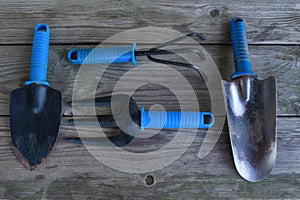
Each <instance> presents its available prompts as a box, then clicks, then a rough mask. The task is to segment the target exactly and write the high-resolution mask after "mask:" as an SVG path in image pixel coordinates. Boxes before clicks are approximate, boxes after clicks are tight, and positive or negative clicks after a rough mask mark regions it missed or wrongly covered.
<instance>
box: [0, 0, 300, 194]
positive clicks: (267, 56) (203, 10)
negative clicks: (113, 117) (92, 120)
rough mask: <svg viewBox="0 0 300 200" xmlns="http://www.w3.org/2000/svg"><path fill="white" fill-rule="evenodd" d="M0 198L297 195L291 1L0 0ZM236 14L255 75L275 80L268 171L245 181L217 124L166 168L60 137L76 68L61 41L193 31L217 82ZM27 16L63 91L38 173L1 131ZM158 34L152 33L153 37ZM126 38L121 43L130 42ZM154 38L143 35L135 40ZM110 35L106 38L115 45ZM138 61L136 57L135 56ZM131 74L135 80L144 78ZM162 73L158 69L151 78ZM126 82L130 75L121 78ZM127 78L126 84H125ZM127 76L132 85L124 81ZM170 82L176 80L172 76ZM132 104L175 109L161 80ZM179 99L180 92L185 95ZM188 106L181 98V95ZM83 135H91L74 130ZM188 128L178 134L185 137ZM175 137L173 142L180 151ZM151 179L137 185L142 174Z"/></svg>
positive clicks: (138, 147)
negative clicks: (118, 161)
mask: <svg viewBox="0 0 300 200" xmlns="http://www.w3.org/2000/svg"><path fill="white" fill-rule="evenodd" d="M0 6H1V11H0V24H1V27H0V55H1V56H0V89H1V90H0V198H1V199H21V198H28V199H41V198H42V199H98V198H99V199H132V198H138V199H145V198H149V199H150V198H151V199H154V198H163V199H216V198H222V199H225V198H227V199H232V198H259V199H261V198H270V199H283V198H290V199H299V198H300V151H299V147H300V128H299V127H300V118H299V117H300V116H299V115H300V89H299V85H300V80H299V75H300V62H299V55H300V48H299V45H300V28H299V27H300V14H299V13H300V2H299V1H297V0H284V1H282V0H281V1H277V0H276V1H270V0H268V1H251V2H250V1H244V0H243V1H239V2H237V1H232V0H226V1H220V2H211V1H196V0H188V1H174V0H172V1H171V0H167V1H164V0H156V1H146V0H145V1H135V0H126V1H108V0H100V1H97V0H92V1H71V0H68V1H41V0H37V1H15V2H10V1H5V0H3V1H0ZM237 15H239V16H241V17H243V18H244V19H245V21H246V23H247V30H248V32H247V33H248V36H247V38H248V41H249V43H250V47H249V48H250V53H251V59H252V63H253V66H254V70H255V71H256V72H258V74H259V76H260V78H266V77H268V76H269V75H274V76H275V77H276V78H277V84H278V85H277V95H278V97H277V98H278V106H277V122H278V126H277V132H278V157H277V165H276V167H275V169H274V171H273V173H272V174H271V175H270V176H269V177H268V178H267V179H266V180H264V181H263V182H260V183H249V182H246V181H244V180H243V179H241V178H240V177H239V175H238V174H237V172H236V170H235V168H234V164H233V160H232V155H231V149H230V143H229V137H228V128H227V125H226V124H225V125H224V127H223V129H222V130H215V131H222V134H221V136H220V138H219V140H218V143H217V144H216V145H215V146H214V148H213V150H212V151H211V152H210V153H209V154H208V155H207V156H206V157H205V158H202V159H199V158H198V157H197V154H198V152H199V149H200V146H201V145H202V143H203V138H204V136H205V133H206V131H203V130H200V131H198V134H197V136H196V138H195V140H194V142H193V143H192V145H191V146H190V147H189V149H188V150H187V152H186V153H184V155H183V156H181V157H180V158H179V159H178V160H177V161H175V162H174V163H173V164H172V165H170V166H168V167H166V168H163V169H161V170H157V171H153V172H149V173H134V174H131V173H124V172H120V171H117V170H114V169H112V168H110V167H107V166H105V165H104V164H102V163H101V162H99V161H97V160H96V159H95V158H94V157H93V156H92V155H91V154H90V153H89V152H88V151H87V150H86V149H85V148H84V147H83V146H81V145H77V144H70V143H67V142H66V138H67V137H76V136H77V133H76V129H75V128H74V127H72V126H69V125H68V124H67V119H69V117H70V116H71V114H72V110H71V108H70V107H69V106H68V105H67V102H68V101H70V100H71V97H72V89H73V81H74V78H75V76H76V73H77V72H78V66H77V67H76V66H73V65H71V64H70V63H68V61H67V58H66V54H67V51H68V50H69V49H71V48H81V47H87V46H91V45H96V44H98V43H99V42H101V41H103V40H105V39H106V38H107V37H109V36H112V35H114V34H116V33H120V32H122V31H125V30H128V29H132V28H139V27H147V26H157V27H165V28H172V29H175V30H178V31H181V32H182V33H190V32H201V33H204V34H205V36H206V37H207V40H206V41H204V42H203V43H204V45H203V47H204V48H205V49H206V50H207V51H208V53H209V54H210V55H211V56H212V58H213V60H214V62H215V63H216V65H217V66H218V68H219V70H220V72H221V74H222V78H223V79H228V77H229V75H230V74H231V73H232V71H233V62H232V52H231V46H230V45H228V44H229V43H230V35H229V33H230V32H229V21H230V19H231V18H232V17H235V16H237ZM37 22H44V23H48V24H49V26H50V28H51V46H50V53H49V56H50V57H49V70H48V72H49V74H48V80H49V82H50V83H51V85H52V87H53V88H56V89H59V90H61V91H62V93H63V96H64V109H63V114H64V117H63V119H62V126H61V130H60V138H59V140H58V144H57V145H56V147H55V149H54V150H53V154H52V155H51V157H50V158H49V160H48V161H47V162H46V163H45V164H44V165H43V166H42V167H41V168H39V169H38V170H36V171H33V172H30V171H28V170H26V169H25V168H24V167H23V166H22V165H21V164H20V163H19V162H18V161H17V160H16V158H15V155H14V152H13V150H12V147H11V141H10V130H9V94H10V91H11V90H13V89H15V88H18V87H20V86H22V85H23V83H24V81H26V80H27V78H28V76H29V65H30V55H31V45H30V44H31V42H32V29H33V27H34V25H35V23H37ZM159 39H161V38H159ZM132 40H134V38H132V36H128V38H126V37H124V38H122V39H121V41H132ZM158 41H160V40H157V38H155V37H153V38H149V39H148V40H147V41H145V43H149V44H152V43H153V44H154V43H157V42H158ZM117 42H118V41H116V44H117ZM142 62H143V60H142ZM130 69H131V66H130V65H124V66H120V65H116V66H113V67H112V68H111V69H110V70H108V71H107V72H106V74H105V76H104V77H103V79H102V80H101V82H100V84H99V86H98V90H97V93H98V94H99V95H100V94H104V93H110V92H111V91H112V89H113V85H114V84H115V83H116V81H117V80H118V78H119V77H120V76H121V75H122V73H124V71H126V70H130ZM176 69H178V70H179V71H180V72H181V73H183V74H184V75H185V76H186V77H188V78H189V80H190V81H191V84H192V85H193V87H194V89H195V92H196V94H197V96H198V99H199V102H201V109H204V110H210V108H211V103H210V98H209V95H208V92H207V88H206V85H205V82H204V81H203V79H201V78H200V77H199V76H198V75H197V74H195V73H193V71H189V70H183V69H180V68H176ZM145 77H146V75H144V74H137V76H136V80H142V79H143V78H145ZM161 78H162V79H165V78H166V77H164V75H163V74H162V75H161ZM128 82H130V80H128ZM131 82H132V81H131ZM133 83H134V82H133ZM178 87H179V88H180V84H179V83H178ZM134 95H135V97H136V99H137V101H138V102H139V105H140V106H142V105H144V106H146V107H147V106H150V105H151V104H153V103H160V104H163V105H165V106H166V108H169V109H175V107H176V106H173V104H172V102H173V101H174V98H173V97H172V95H171V94H170V93H169V92H168V91H167V90H165V89H164V88H162V87H148V88H147V87H146V88H145V90H144V91H142V90H140V91H137V92H136V93H135V94H134ZM187 98H188V97H187ZM187 103H189V102H187ZM81 129H82V130H83V131H85V132H86V134H87V135H93V134H98V133H97V132H96V131H95V129H94V128H92V127H81ZM194 133H195V131H186V132H184V133H182V134H186V135H187V137H191V136H192V135H193V134H194ZM174 135H175V133H174V132H172V131H164V132H162V134H159V135H157V136H156V137H154V138H152V139H151V140H150V141H148V142H144V141H137V142H135V143H134V144H133V145H132V146H131V147H129V148H131V150H135V151H140V152H143V151H152V150H156V149H158V148H160V147H163V146H164V145H166V143H167V142H168V141H170V140H171V139H172V138H173V137H174ZM181 145H183V144H180V143H179V144H178V148H181ZM148 174H150V175H152V176H153V177H154V179H155V182H154V184H153V185H152V186H146V185H145V176H146V175H148Z"/></svg>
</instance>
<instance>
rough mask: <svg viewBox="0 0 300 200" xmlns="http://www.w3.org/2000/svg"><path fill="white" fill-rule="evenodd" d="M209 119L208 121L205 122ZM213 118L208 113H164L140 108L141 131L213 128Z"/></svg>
mask: <svg viewBox="0 0 300 200" xmlns="http://www.w3.org/2000/svg"><path fill="white" fill-rule="evenodd" d="M205 119H209V120H207V121H206V120H205ZM214 121H215V119H214V116H213V114H212V113H210V112H164V111H146V110H145V109H144V108H141V129H142V130H143V129H144V128H158V129H161V128H170V129H172V128H203V129H207V128H210V127H211V126H213V124H214Z"/></svg>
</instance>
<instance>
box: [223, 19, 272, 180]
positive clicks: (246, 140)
mask: <svg viewBox="0 0 300 200" xmlns="http://www.w3.org/2000/svg"><path fill="white" fill-rule="evenodd" d="M230 29H231V39H232V48H233V57H234V63H235V73H233V74H232V75H231V79H232V82H226V81H223V93H224V97H225V105H226V110H227V120H228V125H229V134H230V140H231V147H232V153H233V158H234V163H235V166H236V169H237V171H238V173H239V174H240V175H241V176H242V177H243V178H244V179H246V180H248V181H251V182H258V181H261V180H263V179H264V178H265V177H266V176H267V175H269V174H270V173H271V171H272V169H273V168H274V166H275V162H276V151H277V150H276V149H277V147H276V80H275V78H274V77H269V78H267V79H264V80H258V79H256V76H257V75H256V74H255V73H254V72H252V69H251V63H250V59H249V53H248V46H247V42H246V28H245V23H244V20H243V19H242V18H238V17H237V18H234V19H232V21H231V23H230Z"/></svg>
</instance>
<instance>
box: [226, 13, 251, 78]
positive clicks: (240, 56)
mask: <svg viewBox="0 0 300 200" xmlns="http://www.w3.org/2000/svg"><path fill="white" fill-rule="evenodd" d="M230 31H231V41H232V51H233V58H234V64H235V73H233V74H232V75H231V79H236V78H239V77H241V76H252V77H256V76H257V75H256V73H254V72H253V71H252V67H251V63H250V56H249V52H248V44H247V40H246V26H245V22H244V20H243V19H242V18H240V17H235V18H233V19H232V20H231V22H230Z"/></svg>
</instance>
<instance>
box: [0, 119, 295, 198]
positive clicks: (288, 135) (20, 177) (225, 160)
mask: <svg viewBox="0 0 300 200" xmlns="http://www.w3.org/2000/svg"><path fill="white" fill-rule="evenodd" d="M8 120H9V119H8V117H0V127H1V129H0V148H1V151H0V162H1V168H0V178H1V181H0V188H1V189H0V196H1V198H4V199H16V198H17V199H20V198H47V199H91V198H101V199H103V198H104V199H112V198H113V199H124V198H125V199H127V198H136V199H143V198H159V199H160V198H164V199H173V198H176V199H191V198H197V199H205V198H213V199H215V198H222V199H232V198H271V199H281V198H292V199H298V198H300V196H299V194H300V190H299V187H298V186H299V184H300V179H299V177H300V168H299V165H300V154H299V153H298V151H299V141H300V129H299V126H300V120H299V118H297V117H294V118H286V117H279V118H278V119H277V120H278V156H277V164H276V167H275V169H274V171H273V172H272V174H271V175H270V176H269V177H268V178H267V179H266V180H264V181H263V182H260V183H249V182H246V181H244V180H243V179H242V178H240V177H239V175H238V174H237V172H236V170H235V168H234V164H233V160H232V155H231V150H230V143H229V137H228V130H227V127H226V126H225V127H224V129H223V132H222V135H221V137H220V138H219V140H218V143H217V144H216V145H215V146H214V148H213V150H212V151H211V152H210V153H209V154H208V156H207V157H205V158H203V159H199V158H198V157H197V153H198V151H199V148H200V146H201V145H202V144H203V137H204V136H205V131H198V135H197V137H196V138H195V140H194V142H193V143H192V145H191V146H190V147H189V148H188V150H187V151H186V153H185V154H184V155H183V156H181V157H180V158H179V159H178V160H177V161H175V162H174V163H173V164H171V165H170V166H168V167H165V168H163V169H160V170H157V171H154V172H150V173H141V174H140V173H135V174H131V173H124V172H120V171H117V170H114V169H111V168H110V167H108V166H105V165H103V164H102V163H101V162H99V161H97V160H96V159H95V158H94V157H93V156H92V155H91V154H90V153H89V152H88V151H87V150H86V149H85V148H84V147H83V146H81V145H77V144H70V143H67V142H66V140H65V138H66V137H70V136H76V133H75V132H74V127H71V126H69V125H67V124H66V123H65V122H66V120H67V118H64V119H63V123H62V126H61V130H60V139H59V141H58V144H57V145H56V147H55V149H54V151H53V154H52V155H51V157H50V159H49V160H48V161H47V162H46V163H45V164H44V165H43V166H42V167H41V168H39V169H38V170H36V171H33V172H30V171H28V170H26V169H25V168H23V166H22V165H21V164H20V163H19V162H18V161H17V160H16V158H15V155H14V153H13V151H12V148H11V142H10V139H9V137H10V136H9V124H8ZM81 128H83V129H86V132H87V134H89V133H92V132H93V129H92V128H91V127H89V128H84V127H81ZM174 134H175V133H174V132H168V131H165V132H162V133H161V134H159V135H157V136H156V137H155V138H153V139H149V140H152V141H150V142H149V141H147V140H148V139H144V140H140V141H139V142H136V143H135V144H134V145H133V146H132V147H131V148H132V149H139V150H142V149H143V150H147V151H149V150H150V151H151V150H154V149H156V148H157V146H159V145H166V143H165V142H166V141H168V140H170V139H172V137H173V136H174ZM181 134H186V135H187V137H189V136H191V134H194V133H193V132H189V131H187V132H184V133H181ZM181 146H182V144H178V148H181ZM175 153H176V152H175V151H174V154H175ZM111 156H112V158H113V157H114V156H115V155H111ZM146 175H152V176H153V177H154V179H155V182H154V184H153V185H152V186H146V185H145V183H144V179H145V176H146Z"/></svg>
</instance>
